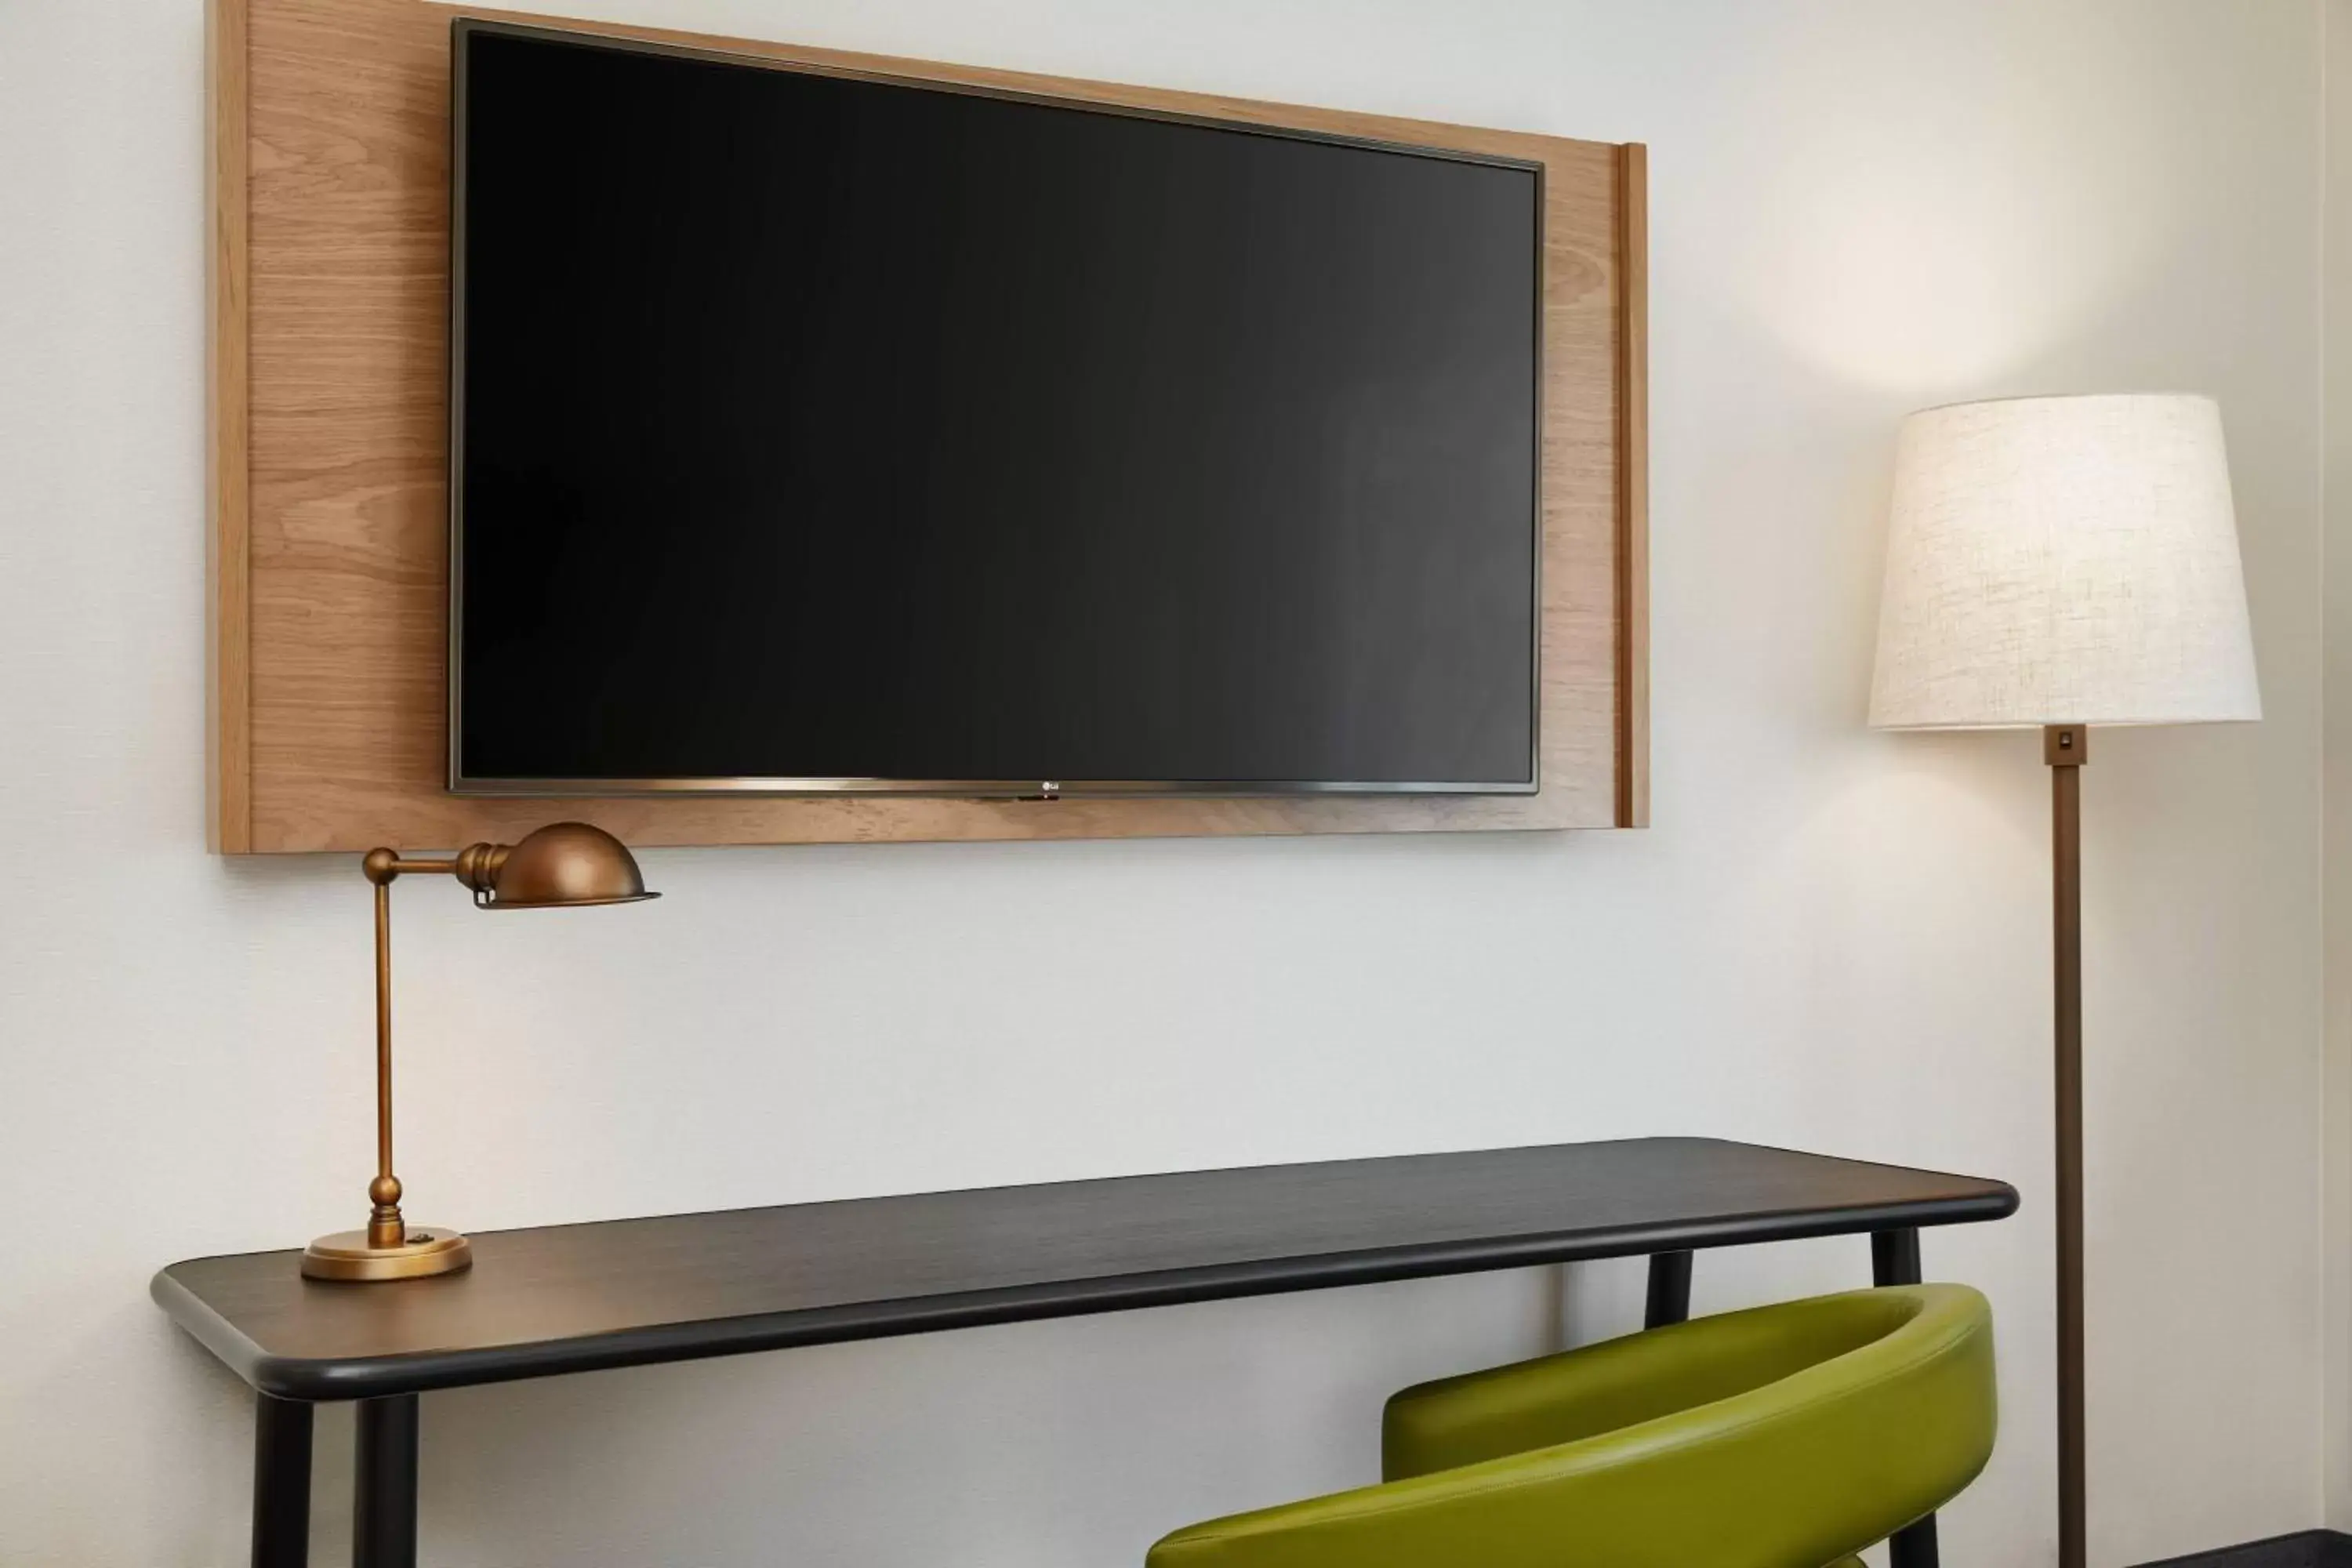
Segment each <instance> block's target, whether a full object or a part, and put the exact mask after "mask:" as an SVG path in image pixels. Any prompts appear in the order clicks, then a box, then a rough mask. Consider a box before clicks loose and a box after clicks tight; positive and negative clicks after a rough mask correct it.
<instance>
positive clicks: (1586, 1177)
mask: <svg viewBox="0 0 2352 1568" xmlns="http://www.w3.org/2000/svg"><path fill="white" fill-rule="evenodd" d="M2016 1209H2017V1194H2016V1192H2015V1191H2014V1190H2013V1189H2011V1187H2010V1186H2009V1185H2008V1184H2005V1183H2002V1182H1997V1181H1987V1180H1983V1179H1980V1178H1978V1177H1974V1176H1955V1175H1947V1174H1944V1173H1939V1172H1933V1171H1917V1170H1912V1169H1909V1168H1906V1167H1904V1166H1899V1165H1876V1164H1868V1163H1863V1162H1860V1161H1854V1160H1841V1159H1835V1158H1832V1157H1830V1156H1827V1155H1822V1154H1807V1153H1801V1152H1795V1151H1792V1150H1787V1149H1768V1148H1759V1147H1757V1146H1755V1145H1753V1144H1747V1143H1729V1142H1720V1141H1718V1140H1716V1139H1710V1138H1642V1139H1632V1140H1627V1141H1623V1142H1605V1143H1563V1144H1553V1145H1549V1146H1541V1147H1536V1148H1526V1149H1492V1150H1479V1151H1475V1152H1467V1153H1445V1154H1414V1155H1404V1156H1399V1157H1392V1158H1383V1159H1369V1160H1335V1161H1328V1162H1320V1163H1312V1164H1296V1165H1263V1166H1257V1167H1255V1168H1250V1169H1244V1170H1226V1171H1193V1172H1182V1173H1173V1174H1168V1175H1149V1176H1123V1177H1114V1178H1109V1179H1106V1180H1098V1181H1083V1182H1055V1183H1049V1184H1040V1185H1034V1186H1017V1187H985V1188H978V1189H973V1190H970V1191H965V1192H950V1193H919V1194H908V1195H905V1196H897V1197H878V1198H855V1199H849V1200H845V1201H841V1202H834V1203H812V1204H792V1205H783V1206H782V1207H775V1208H754V1209H733V1210H728V1211H724V1212H721V1213H716V1214H693V1215H665V1216H662V1217H659V1218H652V1219H627V1220H613V1221H607V1222H604V1223H602V1224H596V1225H568V1226H543V1227H541V1228H537V1229H531V1230H509V1231H494V1232H490V1233H488V1234H486V1235H477V1236H476V1237H474V1238H473V1241H474V1257H475V1263H474V1267H473V1268H472V1269H470V1270H468V1271H467V1272H466V1273H462V1274H449V1275H443V1276H441V1277H439V1278H436V1279H416V1280H409V1281H404V1282H402V1283H399V1284H393V1285H337V1284H329V1283H322V1282H320V1281H317V1280H309V1279H303V1278H302V1277H301V1272H300V1270H299V1268H297V1262H298V1259H299V1256H300V1255H299V1253H297V1252H257V1253H247V1254H244V1255H242V1256H238V1257H232V1258H197V1259H194V1260H192V1261H190V1262H185V1263H175V1264H173V1265H172V1266H171V1267H170V1268H166V1269H164V1270H163V1272H162V1273H161V1274H158V1275H157V1276H156V1277H155V1280H154V1285H153V1293H154V1296H155V1299H156V1300H157V1301H158V1302H159V1303H161V1304H162V1305H163V1308H164V1310H167V1311H168V1312H170V1313H171V1314H172V1316H173V1319H174V1320H175V1321H178V1322H179V1324H180V1325H181V1326H182V1327H183V1328H184V1329H186V1330H187V1331H189V1332H191V1333H193V1334H194V1335H195V1336H196V1337H197V1338H198V1339H199V1340H201V1341H202V1342H204V1343H205V1345H206V1346H207V1347H208V1348H210V1349H211V1350H212V1352H214V1353H215V1355H217V1356H219V1357H220V1358H221V1359H222V1360H223V1361H224V1362H226V1363H228V1365H229V1366H230V1367H231V1368H232V1369H233V1370H234V1371H236V1373H237V1374H238V1375H239V1376H241V1377H244V1378H245V1379H247V1381H248V1382H250V1383H252V1384H255V1385H256V1386H257V1387H258V1388H260V1389H262V1390H263V1391H264V1392H267V1393H271V1394H284V1395H289V1396H292V1397H295V1398H303V1399H349V1398H355V1397H373V1396H380V1395H384V1394H404V1393H413V1392H416V1391H418V1390H422V1389H430V1388H447V1387H453V1386H457V1385H460V1384H478V1383H494V1382H499V1381H501V1380H504V1379H509V1378H517V1377H538V1376H545V1375H549V1374H552V1373H568V1372H585V1371H590V1370H593V1369H595V1368H598V1367H609V1366H630V1365H640V1364H644V1363H650V1362H662V1361H677V1360H682V1359H686V1358H688V1357H694V1356H710V1355H734V1354H740V1353H744V1352H751V1351H762V1350H778V1349H782V1348H785V1347H787V1346H792V1345H812V1344H824V1343H830V1342H839V1341H844V1340H858V1339H874V1338H877V1337H880V1336H884V1335H888V1334H905V1333H918V1332H924V1331H932V1330H939V1329H951V1328H970V1327H974V1326H977V1325H980V1324H982V1323H1001V1322H1011V1321H1023V1320H1030V1319H1039V1318H1056V1317H1068V1316H1072V1315H1076V1314H1079V1313H1086V1312H1108V1311H1118V1310H1127V1309H1130V1308H1136V1307H1150V1306H1165V1305H1169V1304H1171V1303H1174V1302H1179V1301H1200V1300H1215V1299H1220V1298H1226V1297H1237V1296H1256V1295H1265V1294H1270V1293H1273V1292H1276V1291H1285V1290H1309V1289H1327V1288H1329V1287H1334V1286H1343V1285H1360V1284H1369V1283H1372V1282H1374V1281H1377V1280H1384V1279H1419V1278H1425V1277H1428V1276H1432V1275H1440V1274H1461V1273H1468V1272H1471V1271H1474V1270H1477V1269H1487V1268H1526V1267H1528V1266H1531V1265H1536V1264H1543V1263H1560V1262H1568V1261H1571V1260H1575V1259H1580V1258H1622V1257H1631V1256H1637V1255H1640V1254H1644V1253H1657V1252H1671V1251H1684V1250H1687V1249H1689V1248H1693V1247H1727V1246H1735V1245H1743V1244H1748V1243H1754V1242H1763V1241H1786V1240H1792V1239H1795V1238H1798V1237H1816V1236H1838V1235H1853V1234H1856V1233H1860V1232H1874V1231H1879V1230H1886V1229H1895V1228H1907V1227H1911V1226H1937V1225H1960V1224H1968V1223H1971V1222H1977V1221H1985V1220H1997V1219H2000V1218H2003V1217H2005V1216H2006V1215H2011V1214H2013V1213H2014V1212H2016ZM1855 1263H1856V1270H1857V1273H1859V1269H1860V1263H1861V1259H1860V1258H1859V1257H1858V1256H1857V1258H1856V1259H1855Z"/></svg>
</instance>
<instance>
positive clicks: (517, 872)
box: [457, 822, 661, 910]
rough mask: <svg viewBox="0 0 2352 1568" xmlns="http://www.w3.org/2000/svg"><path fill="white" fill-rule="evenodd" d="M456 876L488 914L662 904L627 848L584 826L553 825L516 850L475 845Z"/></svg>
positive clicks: (460, 861)
mask: <svg viewBox="0 0 2352 1568" xmlns="http://www.w3.org/2000/svg"><path fill="white" fill-rule="evenodd" d="M457 861H458V865H457V877H458V879H459V880H460V881H462V882H464V883H465V884H466V885H467V887H469V888H471V889H473V890H474V902H475V903H476V904H477V905H478V906H479V907H480V908H482V909H486V910H561V909H583V908H586V907H588V906H590V905H594V904H634V903H639V902H642V901H643V900H646V899H658V898H660V897H661V895H660V894H659V893H649V892H647V891H646V879H645V874H644V873H643V872H641V871H639V870H638V869H637V862H636V858H635V857H634V856H632V855H631V854H630V853H629V851H628V848H627V847H626V846H625V845H623V844H622V842H621V841H620V840H619V839H617V838H615V837H613V836H612V835H611V834H609V833H607V832H605V831H604V829H603V828H601V827H592V826H589V825H588V824H587V823H584V822H555V823H550V824H549V825H548V826H545V827H541V828H539V829H537V830H536V831H534V832H531V833H529V834H526V835H525V836H524V837H523V839H522V842H521V843H520V844H515V845H511V846H509V845H505V844H477V845H474V846H473V847H470V848H467V849H466V850H464V851H463V852H461V853H460V854H459V856H458V857H457Z"/></svg>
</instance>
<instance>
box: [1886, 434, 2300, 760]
mask: <svg viewBox="0 0 2352 1568" xmlns="http://www.w3.org/2000/svg"><path fill="white" fill-rule="evenodd" d="M1888 522H1889V525H1888V531H1887V547H1886V548H1887V553H1886V588H1885V598H1884V599H1883V600H1882V601H1881V603H1880V608H1879V626H1878V662H1877V667H1876V672H1875V675H1874V679H1873V682H1872V688H1871V696H1870V722H1871V724H1872V725H1873V726H1874V727H1876V728H1880V729H1898V730H1900V729H2004V728H2011V727H2025V726H2040V725H2044V724H2185V723H2199V722H2205V721H2216V720H2244V719H2259V718H2261V717H2262V695H2261V692H2260V690H2259V689H2258V688H2257V687H2256V684H2255V680H2254V647H2253V637H2252V631H2251V630H2250V629H2249V627H2248V626H2247V621H2246V589H2245V580H2244V577H2243V574H2242V570H2241V568H2240V565H2239V561H2238V525H2237V519H2236V516H2235V514H2234V512H2233V510H2231V502H2230V471H2229V465H2228V459H2227V456H2226V454H2225V451H2224V448H2223V446H2222V440H2221V410H2220V409H2219V408H2217V407H2216V406H2215V405H2214V404H2213V402H2212V400H2211V399H2210V398H2205V397H2194V396H2186V395H2173V394H2130V395H2112V396H2084V397H2019V398H2010V399H2005V400H2003V401H2000V402H1994V403H1962V404H1955V405H1952V406H1950V407H1946V408H1930V409H1928V410H1927V411H1926V412H1924V413H1919V414H1914V415H1912V416H1910V418H1908V419H1906V421H1904V424H1903V431H1902V435H1901V437H1900V439H1899V442H1898V445H1897V448H1896V457H1895V498H1894V505H1893V508H1892V511H1891V515H1890V517H1889V520H1888Z"/></svg>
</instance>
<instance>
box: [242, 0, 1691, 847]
mask: <svg viewBox="0 0 2352 1568" xmlns="http://www.w3.org/2000/svg"><path fill="white" fill-rule="evenodd" d="M460 15H466V16H500V15H502V14H501V13H499V12H495V11H488V10H477V9H474V8H471V7H467V8H464V9H457V8H450V7H445V6H440V5H428V4H425V3H424V0H215V19H214V28H213V37H214V40H215V58H214V65H213V74H214V80H213V101H214V105H215V110H214V127H215V139H216V140H215V157H214V160H213V169H214V173H215V243H214V255H213V266H214V269H215V272H214V288H213V294H212V301H213V310H214V328H215V355H214V362H213V363H214V372H213V376H214V383H213V398H214V409H213V431H214V461H215V483H214V503H215V519H214V526H215V535H214V542H213V544H214V548H213V560H214V563H215V584H214V626H215V650H214V658H215V683H214V690H215V724H214V740H215V754H214V763H215V778H214V799H215V825H214V826H215V843H216V845H217V847H219V848H221V849H222V850H223V851H225V852H232V853H235V852H244V851H286V850H321V849H346V850H348V849H362V848H366V847H370V846H373V845H375V844H394V845H399V846H403V847H416V848H424V847H451V846H456V845H460V844H464V843H467V842H470V841H472V840H475V839H479V838H511V837H514V836H516V835H517V834H519V833H520V832H523V831H527V830H528V829H529V828H530V827H532V826H537V825H538V824H540V823H542V822H547V821H551V820H554V819H556V818H559V817H563V816H580V817H585V818H588V819H590V820H593V821H595V822H598V823H600V824H602V825H603V826H606V827H608V828H610V829H612V830H613V831H614V832H615V833H617V834H619V835H620V836H621V837H624V838H625V839H627V840H629V841H631V842H632V843H637V844H761V843H793V842H827V841H833V842H838V841H846V840H866V839H877V840H879V839H958V838H1046V837H1127V836H1136V835H1184V834H1232V833H1329V832H1339V833H1350V832H1409V831H1444V830H1463V829H1478V828H1551V827H1606V826H1636V825H1639V824H1640V823H1642V822H1643V821H1644V820H1645V818H1646V811H1647V806H1646V797H1647V784H1646V779H1647V767H1646V757H1645V756H1644V754H1643V752H1644V750H1645V747H1646V743H1647V742H1646V731H1647V722H1646V691H1647V683H1646V676H1645V667H1646V659H1647V649H1646V646H1645V638H1644V636H1643V625H1644V616H1643V614H1642V610H1641V604H1642V595H1643V594H1645V593H1646V588H1645V586H1644V585H1643V570H1644V568H1643V563H1645V562H1646V551H1645V549H1644V548H1643V538H1642V536H1643V529H1644V527H1645V520H1644V518H1643V496H1644V494H1645V487H1644V485H1643V465H1644V463H1645V460H1646V458H1645V454H1644V452H1643V438H1644V437H1643V420H1642V417H1641V415H1642V409H1641V406H1640V402H1641V399H1642V397H1643V395H1644V393H1643V387H1644V380H1643V374H1642V367H1641V364H1640V363H1639V360H1640V354H1641V351H1642V345H1643V332H1642V330H1641V320H1640V317H1641V311H1642V310H1643V290H1642V289H1641V287H1640V279H1641V268H1642V260H1643V253H1642V243H1643V242H1642V234H1643V228H1642V225H1641V223H1640V221H1639V220H1640V202H1641V198H1642V163H1641V161H1640V158H1639V150H1638V149H1625V148H1620V147H1617V146H1614V145H1611V144H1606V143H1601V142H1571V141H1563V140H1560V139H1558V138H1552V137H1543V136H1532V135H1526V134H1522V133H1517V132H1502V131H1486V130H1476V129H1471V128H1465V127H1458V126H1447V125H1437V124H1431V123H1427V122H1423V121H1409V120H1397V119H1390V118H1386V117H1382V116H1379V115H1367V114H1354V113H1349V112H1344V111H1341V110H1325V109H1307V108H1297V107H1291V106H1286V105H1276V104H1266V103H1258V102H1253V101H1250V100H1240V99H1224V98H1215V97H1208V96H1202V95H1198V94H1192V93H1181V92H1168V91H1160V90H1156V89H1145V88H1135V87H1122V86H1115V85H1112V84H1108V83H1101V82H1087V81H1076V80H1066V79H1059V78H1051V77H1039V76H1030V75H1024V74H1021V73H1017V72H1011V71H998V70H990V69H984V68H976V67H964V66H948V65H938V64H931V63H928V62H919V61H907V60H895V59H889V58H881V57H875V56H865V55H854V54H845V53H841V52H837V51H832V50H824V49H808V48H800V47H793V46H790V45H782V44H773V43H761V42H754V41H750V40H741V39H724V38H709V37H696V36H693V35H688V34H679V33H673V32H666V31H662V30H659V29H652V28H636V27H625V26H612V25H607V24H592V23H568V22H567V23H561V24H558V25H562V26H577V27H580V28H582V29H583V30H591V31H596V32H603V33H611V34H618V35H623V36H627V37H648V38H659V39H664V40H667V41H670V42H677V43H688V44H695V45H698V46H701V47H713V48H725V49H730V50H734V51H737V52H740V53H750V54H758V55H762V56H766V57H770V58H774V59H777V60H779V61H783V62H790V63H791V64H793V66H796V67H798V68H814V69H823V70H849V71H874V72H882V73H886V74H892V75H898V76H908V77H917V78H924V79H936V80H952V81H961V82H974V83H983V84H988V85H992V86H998V87H1006V88H1012V89H1019V90H1023V91H1028V92H1037V93H1045V94H1050V95H1055V96H1059V97H1064V98H1073V99H1085V100H1097V101H1104V102H1112V103H1121V104H1130V105H1138V106H1143V107H1150V108H1161V109H1170V110H1181V111H1182V112H1186V113H1191V114H1200V115H1207V116H1212V117H1215V118H1222V119H1232V120H1241V121H1259V122H1264V123H1271V124H1279V125H1286V126H1291V127H1296V128H1300V129H1312V130H1328V131H1335V132H1346V133H1349V134H1351V135H1357V136H1367V137H1374V138H1379V139H1382V140H1391V141H1398V142H1413V143H1418V144H1423V145H1437V146H1447V147H1458V148H1464V149H1469V150H1475V151H1480V152H1489V153H1502V154H1507V155H1510V156H1515V157H1520V158H1532V159H1541V160H1542V161H1543V162H1544V163H1545V165H1546V191H1547V205H1548V211H1547V213H1546V217H1545V225H1546V236H1545V247H1546V259H1545V357H1544V375H1545V397H1546V404H1545V428H1544V462H1543V489H1544V600H1545V603H1544V614H1543V639H1544V646H1543V679H1542V683H1541V703H1542V759H1541V767H1542V783H1543V787H1542V789H1541V791H1540V793H1538V794H1537V795H1532V796H1518V797H1474V796H1450V797H1449V796H1422V797H1396V796H1389V797H1377V798H1375V797H1357V798H1326V799H1271V800H1260V799H1181V800H1134V799H1096V800H1069V799H1064V800H1058V801H1053V802H1021V801H970V800H931V799H914V798H907V797H898V796H870V797H837V796H836V797H816V798H780V797H774V796H757V795H689V796H680V795H669V796H661V797H627V798H616V799H599V800H549V799H484V798H478V797H462V796H457V795H450V794H448V793H447V791H446V788H445V786H444V782H443V781H444V778H445V776H446V760H445V752H444V747H445V744H446V742H445V721H444V683H445V679H446V670H445V657H446V655H445V637H444V626H445V621H444V613H445V612H444V599H445V593H446V493H445V488H444V486H445V476H444V462H445V437H446V411H445V395H446V394H445V386H446V368H447V367H446V312H447V308H448V257H447V246H448V220H449V213H448V196H447V179H448V113H449V36H448V35H449V23H450V21H451V20H452V18H454V17H456V16H460ZM511 19H514V20H524V21H532V22H539V23H546V22H547V21H548V18H544V17H520V16H518V17H513V18H511ZM240 128H241V130H242V136H240Z"/></svg>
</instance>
